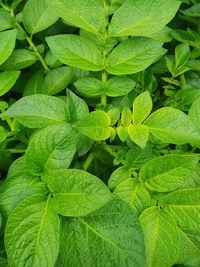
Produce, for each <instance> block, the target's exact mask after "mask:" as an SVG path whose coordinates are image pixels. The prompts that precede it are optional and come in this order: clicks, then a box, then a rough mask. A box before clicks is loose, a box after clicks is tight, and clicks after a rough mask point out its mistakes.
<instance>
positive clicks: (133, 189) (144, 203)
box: [113, 178, 151, 214]
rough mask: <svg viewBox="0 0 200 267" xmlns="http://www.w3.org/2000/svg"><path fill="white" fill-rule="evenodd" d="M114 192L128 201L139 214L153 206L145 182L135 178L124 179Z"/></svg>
mask: <svg viewBox="0 0 200 267" xmlns="http://www.w3.org/2000/svg"><path fill="white" fill-rule="evenodd" d="M113 194H114V196H116V197H117V198H120V199H121V200H123V201H125V202H126V203H128V204H129V205H130V206H131V208H133V210H134V211H135V212H136V213H138V214H140V213H141V212H142V211H143V210H145V209H146V208H148V207H150V206H151V197H150V194H149V192H148V190H147V188H146V187H145V185H144V183H141V182H139V181H138V180H135V179H133V178H128V179H126V180H124V181H122V182H121V183H120V184H119V185H118V186H117V187H116V188H115V190H114V192H113Z"/></svg>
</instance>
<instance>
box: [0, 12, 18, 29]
mask: <svg viewBox="0 0 200 267" xmlns="http://www.w3.org/2000/svg"><path fill="white" fill-rule="evenodd" d="M14 25H15V20H14V18H13V17H12V16H11V15H10V13H9V12H8V11H6V10H5V9H3V8H0V32H1V31H5V30H8V29H10V28H13V27H14Z"/></svg>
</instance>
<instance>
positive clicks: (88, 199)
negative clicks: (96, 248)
mask: <svg viewBox="0 0 200 267" xmlns="http://www.w3.org/2000/svg"><path fill="white" fill-rule="evenodd" d="M43 179H44V180H46V182H47V185H48V187H49V189H50V190H51V192H52V195H53V198H52V199H51V205H52V207H53V209H54V210H55V211H56V212H57V213H59V214H61V215H63V216H70V217H79V216H85V215H87V214H89V213H92V212H94V211H96V210H98V209H99V208H101V207H103V206H104V205H106V204H107V203H108V202H110V201H111V200H112V194H111V192H110V191H109V189H108V188H107V186H106V185H105V184H104V183H103V182H102V181H101V180H100V179H99V178H98V177H96V176H94V175H92V174H90V173H88V172H85V171H82V170H76V169H57V170H52V171H51V172H47V173H46V174H45V175H44V178H43Z"/></svg>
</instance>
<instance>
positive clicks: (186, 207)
mask: <svg viewBox="0 0 200 267" xmlns="http://www.w3.org/2000/svg"><path fill="white" fill-rule="evenodd" d="M159 204H160V205H164V206H165V209H166V210H167V211H168V212H169V213H170V214H172V216H173V217H174V218H175V219H176V221H177V224H178V225H179V227H180V228H181V229H183V230H192V231H197V232H199V222H200V188H190V189H182V190H178V191H175V192H172V193H170V194H168V195H166V196H164V197H162V198H160V200H159Z"/></svg>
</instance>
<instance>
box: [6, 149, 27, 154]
mask: <svg viewBox="0 0 200 267" xmlns="http://www.w3.org/2000/svg"><path fill="white" fill-rule="evenodd" d="M25 151H26V149H15V148H10V149H6V152H10V153H11V154H17V153H24V152H25Z"/></svg>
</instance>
